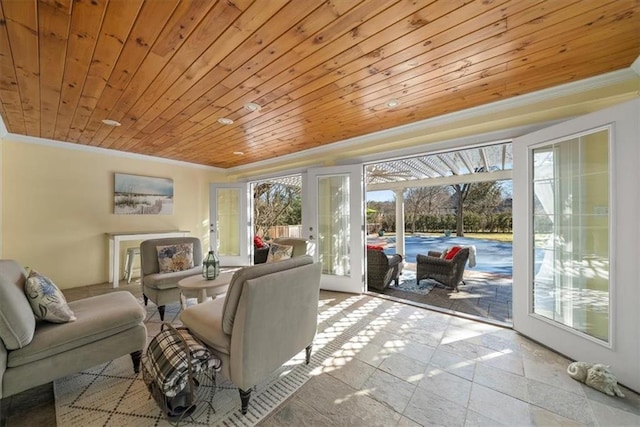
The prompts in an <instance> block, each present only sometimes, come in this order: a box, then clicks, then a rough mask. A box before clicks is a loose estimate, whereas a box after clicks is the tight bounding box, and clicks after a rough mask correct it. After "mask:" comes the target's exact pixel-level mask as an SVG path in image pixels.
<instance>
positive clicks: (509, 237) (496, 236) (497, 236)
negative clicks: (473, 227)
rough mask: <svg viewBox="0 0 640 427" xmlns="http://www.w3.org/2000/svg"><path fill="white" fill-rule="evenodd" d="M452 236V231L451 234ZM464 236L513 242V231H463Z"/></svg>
mask: <svg viewBox="0 0 640 427" xmlns="http://www.w3.org/2000/svg"><path fill="white" fill-rule="evenodd" d="M451 235H452V236H453V235H454V233H452V234H451ZM464 237H469V238H470V239H488V240H498V241H500V242H509V243H511V242H513V233H464Z"/></svg>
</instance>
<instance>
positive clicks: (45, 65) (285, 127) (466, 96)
mask: <svg viewBox="0 0 640 427" xmlns="http://www.w3.org/2000/svg"><path fill="white" fill-rule="evenodd" d="M639 55H640V3H639V1H637V0H584V1H575V0H549V1H534V0H483V1H469V0H442V1H433V0H417V1H415V0H413V1H408V0H400V1H399V0H291V1H286V0H233V1H231V0H224V1H222V0H221V1H213V0H191V1H189V0H182V1H180V0H75V1H73V0H37V1H36V0H0V101H1V104H0V115H1V116H2V120H3V121H4V123H5V125H6V127H7V129H8V131H9V132H11V133H14V134H21V135H29V136H34V137H42V138H49V139H55V140H59V141H67V142H72V143H77V144H85V145H90V146H96V147H104V148H109V149H114V150H121V151H127V152H132V153H140V154H146V155H152V156H159V157H165V158H170V159H175V160H182V161H187V162H193V163H198V164H203V165H210V166H216V167H222V168H229V167H234V166H240V165H244V164H248V163H252V162H256V161H260V160H266V159H271V158H274V157H278V156H283V155H286V154H290V153H294V152H298V151H301V150H305V149H309V148H313V147H318V146H322V145H325V144H330V143H332V142H336V141H340V140H344V139H346V138H350V137H355V136H360V135H365V134H368V133H371V132H375V131H379V130H383V129H387V128H391V127H395V126H398V125H403V124H407V123H411V122H415V121H418V120H422V119H427V118H430V117H435V116H438V115H441V114H445V113H450V112H453V111H457V110H461V109H465V108H469V107H473V106H478V105H481V104H485V103H489V102H493V101H497V100H501V99H506V98H510V97H513V96H516V95H520V94H524V93H528V92H532V91H536V90H540V89H545V88H548V87H552V86H555V85H559V84H563V83H567V82H571V81H576V80H580V79H584V78H587V77H592V76H595V75H598V74H602V73H606V72H609V71H614V70H619V69H623V68H628V67H629V66H630V65H631V64H632V63H633V61H634V60H635V59H636V58H638V56H639ZM392 100H395V102H397V105H396V106H395V107H390V106H388V105H387V104H388V103H389V102H390V101H392ZM249 102H252V103H256V104H258V105H259V106H260V107H261V109H260V110H258V111H249V110H247V109H246V108H245V107H244V106H245V104H246V103H249ZM221 117H226V118H229V119H232V120H233V121H234V122H233V124H231V125H223V124H220V123H219V122H218V119H219V118H221ZM103 119H111V120H116V121H118V122H120V123H121V124H122V125H121V126H119V127H111V126H107V125H105V124H103V123H102V120H103ZM237 152H242V153H244V154H237Z"/></svg>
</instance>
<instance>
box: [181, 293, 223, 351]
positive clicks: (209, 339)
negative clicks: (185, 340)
mask: <svg viewBox="0 0 640 427" xmlns="http://www.w3.org/2000/svg"><path fill="white" fill-rule="evenodd" d="M224 301H225V298H216V299H214V300H211V301H205V302H203V303H200V304H196V305H192V306H191V307H188V308H186V309H185V310H184V311H183V312H182V313H180V320H181V321H182V323H184V324H188V325H189V331H190V332H191V333H192V334H193V335H195V336H196V337H197V338H199V339H201V340H202V341H203V342H204V343H205V344H206V345H207V346H208V347H210V348H212V349H214V350H216V351H218V352H220V353H224V354H229V351H230V348H231V335H227V334H225V333H224V332H222V313H223V308H224Z"/></svg>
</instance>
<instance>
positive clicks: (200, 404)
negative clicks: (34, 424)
mask: <svg viewBox="0 0 640 427" xmlns="http://www.w3.org/2000/svg"><path fill="white" fill-rule="evenodd" d="M190 302H191V303H195V300H193V301H190ZM333 310H335V307H330V306H324V307H321V308H320V310H319V315H318V318H319V320H318V321H319V322H321V323H320V324H319V328H318V329H319V330H318V334H317V335H316V339H315V341H314V348H313V354H312V357H311V362H310V363H309V365H306V364H305V363H304V353H305V352H304V350H303V351H302V352H301V353H299V354H298V355H296V356H295V357H294V358H292V359H291V360H290V361H289V362H287V363H286V364H285V365H284V366H282V367H281V368H280V369H279V370H278V371H276V372H274V373H273V375H271V376H270V377H269V378H267V379H266V380H265V381H263V382H262V383H260V384H258V385H257V386H256V387H255V388H254V390H253V391H252V393H251V401H250V403H249V410H248V412H247V414H246V415H242V413H241V411H240V397H239V393H238V389H237V387H235V386H234V385H233V384H231V383H230V382H229V381H227V380H226V379H225V378H224V377H223V376H222V375H217V377H216V383H217V384H211V383H209V384H203V385H202V386H201V387H199V388H198V396H199V400H198V401H197V402H196V410H195V411H194V412H193V414H192V415H191V417H189V418H186V419H184V420H182V421H181V422H179V425H181V426H203V425H206V426H252V425H255V424H256V423H257V422H259V421H260V420H261V419H263V418H264V417H265V416H267V415H268V414H269V413H270V412H271V411H272V410H273V409H274V408H276V407H277V406H278V405H280V404H281V403H282V402H284V401H285V400H286V399H287V398H288V397H289V396H290V395H291V394H293V393H294V392H295V391H296V390H298V389H299V388H300V387H301V386H302V385H303V384H304V383H305V382H306V381H307V380H309V378H311V376H312V375H313V374H314V372H313V371H314V370H318V369H322V363H323V361H325V360H327V359H328V358H330V357H331V355H332V354H333V353H334V352H336V351H339V349H340V347H341V346H342V345H343V344H344V343H345V342H347V341H348V340H349V339H351V338H352V337H353V335H354V334H355V333H356V331H357V329H354V330H351V329H352V328H348V329H347V330H344V331H343V332H342V333H341V334H338V335H336V334H335V332H332V333H331V334H325V333H323V332H322V331H323V329H324V324H323V323H322V320H323V319H326V318H327V317H331V316H332V315H333V314H334V313H333ZM147 312H148V316H147V320H146V321H145V323H146V324H147V329H148V334H149V336H150V337H153V336H155V334H157V333H158V332H159V331H160V325H161V322H160V319H159V317H158V314H157V310H155V306H154V305H152V304H149V307H147ZM179 313H180V307H179V305H177V304H176V305H171V306H167V312H166V314H165V320H166V321H171V323H172V324H174V325H176V326H177V325H180V322H179V320H178V316H179ZM328 336H330V339H328V338H327V337H328ZM149 339H150V338H149ZM54 392H55V404H56V419H57V425H59V426H64V427H85V426H89V425H90V426H99V425H101V426H118V427H122V426H136V427H138V426H168V425H178V424H177V423H176V422H169V421H168V420H167V419H166V417H165V416H164V414H163V411H162V410H161V409H160V408H159V407H158V405H157V404H156V402H155V400H154V399H153V398H151V397H150V394H149V392H148V390H147V387H146V385H145V383H144V381H143V378H142V374H141V373H140V374H137V375H135V374H133V368H132V364H131V358H130V357H129V356H123V357H121V358H118V359H116V360H113V361H111V362H108V363H105V364H102V365H100V366H96V367H94V368H92V369H87V370H85V371H82V372H80V373H77V374H74V375H69V376H67V377H64V378H62V379H59V380H57V381H55V382H54Z"/></svg>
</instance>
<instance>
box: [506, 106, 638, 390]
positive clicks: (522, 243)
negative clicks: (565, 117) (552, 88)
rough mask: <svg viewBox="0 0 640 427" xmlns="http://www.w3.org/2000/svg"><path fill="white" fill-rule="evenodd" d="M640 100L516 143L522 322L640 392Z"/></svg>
mask: <svg viewBox="0 0 640 427" xmlns="http://www.w3.org/2000/svg"><path fill="white" fill-rule="evenodd" d="M639 122H640V100H634V101H631V102H627V103H624V104H620V105H617V106H614V107H611V108H608V109H605V110H602V111H599V112H596V113H592V114H588V115H585V116H583V117H579V118H576V119H573V120H570V121H567V122H564V123H560V124H557V125H554V126H552V127H549V128H546V129H542V130H540V131H537V132H534V133H532V134H529V135H525V136H523V137H520V138H517V139H516V140H514V142H513V163H514V167H513V171H514V173H513V187H514V191H513V194H514V204H513V222H514V242H513V255H514V274H513V294H514V298H513V301H514V303H513V304H514V305H513V327H514V329H515V330H517V331H518V332H521V333H522V334H524V335H527V336H529V337H531V338H533V339H534V340H537V341H539V342H540V343H542V344H544V345H546V346H549V347H551V348H553V349H554V350H556V351H558V352H560V353H562V354H565V355H566V356H568V357H570V358H572V359H575V360H581V361H586V362H590V363H596V362H597V363H603V364H606V365H611V369H612V371H613V372H614V374H615V375H616V376H617V377H618V379H619V381H620V382H621V383H623V384H625V385H627V386H629V387H631V388H633V389H635V390H640V363H638V361H640V346H639V345H638V342H640V332H639V331H640V328H639V327H638V326H640V314H639V313H640V310H639V303H640V286H638V278H639V277H640V249H639V247H640V227H639V226H638V223H639V221H638V218H639V217H640V197H639V195H640V192H639V190H638V184H639V183H640V144H639V141H638V135H640V126H639V124H638V123H639Z"/></svg>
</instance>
